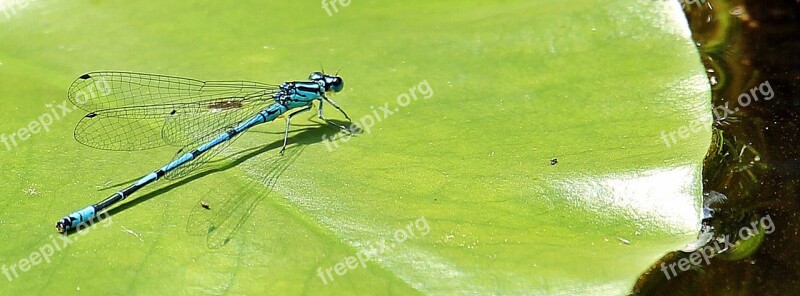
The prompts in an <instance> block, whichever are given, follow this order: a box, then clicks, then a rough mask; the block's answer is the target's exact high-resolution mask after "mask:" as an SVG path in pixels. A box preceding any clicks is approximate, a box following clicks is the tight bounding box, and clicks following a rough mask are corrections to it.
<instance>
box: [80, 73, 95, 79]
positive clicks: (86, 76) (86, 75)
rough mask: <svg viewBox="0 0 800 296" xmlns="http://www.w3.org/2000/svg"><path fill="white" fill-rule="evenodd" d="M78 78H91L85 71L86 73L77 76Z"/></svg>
mask: <svg viewBox="0 0 800 296" xmlns="http://www.w3.org/2000/svg"><path fill="white" fill-rule="evenodd" d="M78 78H80V79H83V80H86V79H89V78H92V76H91V75H89V73H86V74H83V75H81V77H78Z"/></svg>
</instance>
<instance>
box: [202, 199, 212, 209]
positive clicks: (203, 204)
mask: <svg viewBox="0 0 800 296" xmlns="http://www.w3.org/2000/svg"><path fill="white" fill-rule="evenodd" d="M200 206H201V207H203V208H204V209H206V210H210V209H211V206H209V205H208V203H206V202H204V201H201V202H200Z"/></svg>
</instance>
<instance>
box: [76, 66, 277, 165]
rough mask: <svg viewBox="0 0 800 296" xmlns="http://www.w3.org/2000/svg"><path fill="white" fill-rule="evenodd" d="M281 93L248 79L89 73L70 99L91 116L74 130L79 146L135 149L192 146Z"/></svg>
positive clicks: (253, 111)
mask: <svg viewBox="0 0 800 296" xmlns="http://www.w3.org/2000/svg"><path fill="white" fill-rule="evenodd" d="M279 89H280V88H279V87H278V86H275V85H269V84H263V83H258V82H249V81H201V80H197V79H191V78H180V77H173V76H165V75H157V74H143V73H132V72H90V73H87V74H84V75H82V76H81V77H79V78H78V79H76V80H75V82H73V83H72V86H70V89H69V93H68V97H69V100H70V101H71V102H72V103H73V104H75V106H78V107H79V108H81V109H84V110H86V111H89V112H91V113H89V114H88V115H86V116H85V117H84V118H83V119H82V120H81V122H80V123H78V126H77V127H76V128H75V139H76V140H78V142H80V143H82V144H84V145H87V146H89V147H93V148H97V149H104V150H121V151H131V150H144V149H150V148H156V147H161V146H164V145H167V144H169V145H174V146H185V145H189V144H191V143H193V141H196V140H198V139H199V138H201V137H203V136H206V135H207V134H208V133H209V132H212V131H215V130H218V129H220V128H223V127H226V126H231V125H235V124H237V123H239V122H241V121H242V120H245V119H247V118H248V117H249V116H252V115H253V114H255V113H256V112H258V111H260V110H261V109H263V108H266V106H268V105H269V104H270V103H272V102H273V100H272V94H274V93H276V92H277V91H279Z"/></svg>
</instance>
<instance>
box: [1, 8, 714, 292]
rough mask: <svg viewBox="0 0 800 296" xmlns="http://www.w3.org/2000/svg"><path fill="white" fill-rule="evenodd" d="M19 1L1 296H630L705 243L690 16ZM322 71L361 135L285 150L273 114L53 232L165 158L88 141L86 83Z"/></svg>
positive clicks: (8, 22) (12, 52)
mask: <svg viewBox="0 0 800 296" xmlns="http://www.w3.org/2000/svg"><path fill="white" fill-rule="evenodd" d="M25 3H26V4H25V5H24V7H23V6H20V7H17V9H15V10H14V11H13V13H9V14H8V17H6V16H4V15H3V14H0V40H3V46H2V47H0V87H1V88H2V90H3V92H2V95H3V97H4V99H3V100H0V110H3V111H4V115H3V116H4V117H3V118H4V120H3V121H2V122H0V132H1V133H4V135H5V136H6V137H7V138H8V137H10V136H11V135H12V134H13V135H15V137H16V138H14V139H15V140H16V142H9V143H10V144H8V145H5V144H3V145H4V146H5V147H4V146H0V151H2V152H0V161H2V166H3V168H4V169H3V170H2V172H0V176H2V179H3V180H4V182H2V184H1V185H0V193H2V196H4V199H3V200H2V201H0V203H2V208H3V210H2V213H3V214H2V215H1V216H0V239H2V240H3V241H5V242H7V243H5V244H2V246H0V259H2V262H0V264H4V265H3V266H0V268H2V270H0V272H3V274H2V275H0V278H2V277H3V276H5V277H6V278H7V279H8V280H9V281H10V282H8V283H6V284H3V285H0V294H48V295H50V294H57V293H58V294H61V293H65V292H73V293H74V292H75V291H78V290H79V291H80V293H88V294H91V295H100V294H109V293H110V294H192V295H197V294H211V295H218V294H249V295H261V294H278V293H280V294H301V293H303V294H335V295H341V294H403V295H405V294H414V293H420V294H490V293H491V294H557V293H565V294H566V293H568V294H586V293H601V294H624V293H627V292H628V291H629V289H630V288H631V287H632V286H633V283H634V282H635V280H636V279H637V277H638V276H639V274H640V273H642V272H643V271H644V270H645V269H646V268H647V267H648V266H649V265H651V264H652V263H653V262H654V261H655V260H657V259H658V258H659V257H661V256H662V255H663V254H665V253H667V252H669V251H672V250H676V249H680V248H681V247H682V246H683V245H685V244H687V243H689V242H691V241H692V240H694V239H695V237H696V234H697V230H698V229H699V223H700V212H699V208H700V198H701V182H700V181H701V180H700V169H701V165H702V160H703V158H704V156H705V153H706V151H707V149H708V145H709V142H710V139H711V132H710V130H709V129H710V120H711V114H710V112H709V110H710V107H711V106H710V96H709V92H710V90H709V86H708V83H707V79H706V77H705V74H704V72H703V67H702V65H701V64H700V62H699V57H698V53H697V52H696V49H695V46H694V44H693V43H692V41H691V38H690V34H689V32H688V27H687V25H686V23H685V19H684V17H683V14H682V11H681V9H680V7H679V5H678V4H677V3H671V2H669V3H668V2H664V1H650V0H642V1H637V2H630V1H625V2H623V1H617V2H607V1H590V0H571V1H566V2H564V1H562V2H558V3H555V2H553V3H550V2H545V1H533V2H532V1H517V0H513V1H511V0H508V1H494V2H491V3H488V2H487V3H472V2H470V3H466V2H463V1H461V2H459V1H411V2H409V1H403V2H377V1H352V3H351V2H349V1H347V2H346V3H347V5H344V4H342V3H341V2H339V4H337V7H336V9H333V7H332V6H330V7H328V10H327V11H330V15H328V12H326V9H324V8H323V7H322V6H321V5H320V3H319V2H314V1H311V2H305V1H281V2H270V3H265V2H259V1H239V2H236V3H235V4H234V3H227V2H226V3H221V2H220V3H203V4H199V3H189V2H182V1H162V2H159V3H158V4H157V5H144V4H138V3H134V2H124V1H70V2H50V1H29V2H25ZM320 65H322V66H324V67H325V69H326V70H327V71H329V72H332V71H333V70H337V69H341V72H340V75H341V76H342V77H343V78H344V79H345V81H346V84H345V90H344V91H343V92H341V93H339V94H337V95H336V96H334V97H333V99H334V100H336V101H337V102H338V103H339V104H340V105H341V106H342V107H343V108H344V109H345V110H346V111H347V112H348V113H349V115H350V117H351V118H353V120H354V121H355V122H356V123H358V126H359V127H360V129H361V133H359V134H357V135H348V134H338V131H337V130H336V129H335V128H332V127H330V126H326V125H324V124H323V123H321V122H320V121H319V120H317V119H316V118H313V117H312V118H309V119H306V118H307V117H305V116H301V117H298V118H299V119H298V120H293V123H294V124H295V126H294V127H293V128H292V132H291V134H290V138H289V141H290V148H289V149H288V150H287V152H286V154H285V155H283V156H279V155H278V150H279V148H280V144H281V141H282V131H283V125H284V123H283V121H282V120H279V122H276V123H273V124H267V125H264V126H262V127H258V128H256V129H254V130H253V131H251V132H248V133H247V134H245V135H243V136H242V138H241V139H239V140H238V141H237V142H236V143H234V145H233V146H232V147H231V149H230V150H229V151H227V153H226V155H225V157H224V158H221V159H220V160H218V161H215V162H214V163H212V164H210V165H209V166H208V167H207V169H206V170H201V171H200V172H198V174H197V175H194V176H192V177H188V178H186V179H183V180H180V181H177V182H173V183H168V182H159V183H156V184H154V185H152V186H149V188H148V189H147V190H144V192H140V193H138V194H137V195H136V196H132V197H130V198H129V199H128V200H127V201H126V203H125V204H123V205H121V206H119V207H118V208H116V209H112V210H111V212H112V213H113V215H112V216H111V218H110V219H107V220H104V221H101V222H99V223H96V224H95V225H94V226H93V227H91V228H88V229H85V230H84V231H81V232H78V233H76V234H72V235H70V236H67V237H60V236H58V235H56V234H55V230H54V229H53V224H54V222H55V221H56V220H57V219H59V218H61V217H63V215H65V214H68V213H69V212H70V211H72V210H75V209H78V208H80V207H83V206H86V205H89V204H91V203H93V202H97V201H99V200H100V199H102V198H104V197H105V196H108V195H109V194H111V193H113V192H115V190H118V189H119V186H121V185H125V184H126V182H130V181H133V180H135V178H137V177H139V176H141V175H144V174H145V173H147V172H149V171H152V170H153V169H155V168H157V167H160V166H161V165H163V164H164V163H166V162H167V161H168V160H169V159H170V158H171V157H172V156H173V154H174V153H175V150H173V149H160V150H154V151H149V152H133V153H128V152H106V151H98V150H93V149H90V148H88V147H84V146H81V145H80V144H78V143H77V142H75V141H74V140H73V135H72V128H73V126H74V125H75V123H76V122H77V121H78V120H79V119H80V118H81V116H83V115H84V114H83V113H82V112H78V111H74V110H73V108H72V107H70V106H68V105H66V106H62V107H66V108H67V109H62V108H60V107H59V105H61V104H62V103H63V102H65V100H66V97H65V94H66V90H67V87H68V86H69V85H70V83H71V81H72V80H73V79H75V78H76V77H78V76H79V75H80V74H82V73H84V72H87V71H91V70H102V69H119V70H128V71H140V72H151V73H163V74H172V75H180V76H186V77H194V78H200V79H209V80H212V79H223V80H236V79H243V80H258V81H264V82H269V83H279V82H281V81H286V80H300V79H304V78H306V77H307V75H308V74H309V73H310V72H312V71H315V70H319V67H320ZM67 111H69V112H67ZM45 114H50V117H52V122H51V123H50V124H48V127H47V129H46V130H44V129H43V128H41V127H40V130H39V131H38V132H36V133H32V131H33V129H31V130H30V132H31V134H29V135H28V136H29V137H27V138H26V139H25V140H22V139H21V138H25V137H24V136H25V132H24V131H23V132H22V135H20V134H19V130H20V128H26V129H27V128H28V127H33V126H35V124H33V126H32V125H31V124H32V123H31V122H39V125H40V126H41V124H42V121H46V119H47V118H46V117H47V116H45ZM325 114H326V116H328V117H331V118H338V119H339V120H341V119H342V116H341V114H338V113H337V112H336V110H335V109H333V108H330V106H327V107H326V108H325ZM40 119H41V120H40ZM693 122H699V124H692V123H693ZM331 139H333V140H331ZM0 140H1V139H0ZM4 143H5V142H4ZM201 204H202V205H205V206H206V207H208V209H206V208H205V207H204V206H201ZM384 245H385V246H384ZM51 249H52V251H51ZM36 254H39V255H36ZM358 256H361V257H362V258H365V259H368V260H366V261H357V262H356V261H353V260H356V259H355V258H358ZM349 258H354V259H349Z"/></svg>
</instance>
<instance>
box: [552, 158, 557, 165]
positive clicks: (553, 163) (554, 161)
mask: <svg viewBox="0 0 800 296" xmlns="http://www.w3.org/2000/svg"><path fill="white" fill-rule="evenodd" d="M556 164H558V158H553V159H551V160H550V165H556Z"/></svg>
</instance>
